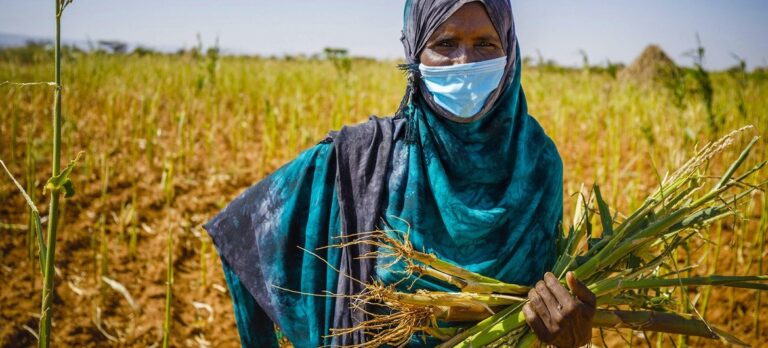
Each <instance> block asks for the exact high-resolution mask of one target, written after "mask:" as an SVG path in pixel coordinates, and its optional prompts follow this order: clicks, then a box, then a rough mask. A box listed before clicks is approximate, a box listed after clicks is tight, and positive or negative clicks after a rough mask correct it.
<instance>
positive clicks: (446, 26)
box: [419, 2, 505, 66]
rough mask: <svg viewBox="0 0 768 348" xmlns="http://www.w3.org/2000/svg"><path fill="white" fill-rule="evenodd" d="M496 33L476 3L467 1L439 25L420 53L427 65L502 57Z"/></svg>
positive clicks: (483, 9)
mask: <svg viewBox="0 0 768 348" xmlns="http://www.w3.org/2000/svg"><path fill="white" fill-rule="evenodd" d="M504 54H505V52H504V50H503V49H502V46H501V40H500V39H499V34H498V33H497V32H496V28H495V27H494V26H493V22H491V18H490V17H488V13H487V12H486V11H485V6H484V5H483V4H481V3H479V2H470V3H468V4H466V5H464V6H462V7H461V8H459V9H458V10H457V11H456V12H454V13H453V15H451V16H450V17H448V19H446V20H445V22H443V24H441V25H440V26H439V27H437V29H436V30H435V32H434V33H432V36H430V37H429V40H428V41H427V45H426V47H424V50H423V51H421V55H419V60H421V63H422V64H424V65H427V66H447V65H454V64H466V63H473V62H480V61H483V60H488V59H494V58H499V57H503V56H504Z"/></svg>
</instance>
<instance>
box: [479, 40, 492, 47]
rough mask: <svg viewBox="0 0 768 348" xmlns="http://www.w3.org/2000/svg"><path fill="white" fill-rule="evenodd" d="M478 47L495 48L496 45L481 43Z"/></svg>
mask: <svg viewBox="0 0 768 348" xmlns="http://www.w3.org/2000/svg"><path fill="white" fill-rule="evenodd" d="M477 45H478V46H480V47H494V45H493V44H492V43H490V42H487V41H481V42H480V43H478V44H477Z"/></svg>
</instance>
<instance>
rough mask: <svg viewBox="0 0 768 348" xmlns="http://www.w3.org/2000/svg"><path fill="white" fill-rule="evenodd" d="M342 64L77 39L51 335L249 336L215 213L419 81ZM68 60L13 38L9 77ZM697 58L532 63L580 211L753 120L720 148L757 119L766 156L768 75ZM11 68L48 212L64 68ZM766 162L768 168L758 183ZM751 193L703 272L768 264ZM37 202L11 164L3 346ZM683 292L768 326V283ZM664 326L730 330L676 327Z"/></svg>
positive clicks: (22, 150) (0, 121)
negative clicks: (677, 68) (67, 190)
mask: <svg viewBox="0 0 768 348" xmlns="http://www.w3.org/2000/svg"><path fill="white" fill-rule="evenodd" d="M342 63H343V64H340V62H339V61H338V60H334V59H323V58H318V59H310V58H304V57H292V58H279V59H278V58H271V59H267V58H257V57H236V56H220V55H219V54H218V51H217V50H215V49H211V50H207V51H204V50H197V51H196V50H191V51H187V52H185V53H183V54H166V55H161V54H141V55H140V54H123V55H121V54H107V53H103V52H91V53H86V52H81V51H77V50H65V51H64V54H63V57H62V62H61V66H62V70H61V80H62V85H63V88H62V90H61V93H62V116H63V122H62V126H61V137H62V138H61V162H62V165H63V166H65V165H66V164H67V163H68V162H69V161H70V160H73V159H75V158H76V157H77V156H78V154H79V153H80V152H83V154H82V156H81V158H80V160H79V161H78V163H77V165H76V166H75V168H74V170H73V171H72V173H71V175H70V178H71V180H72V184H73V185H72V186H73V187H74V191H75V192H74V195H73V196H72V197H68V198H64V196H63V195H62V199H61V203H60V207H59V210H60V211H59V216H60V218H59V222H58V233H57V245H56V258H55V287H54V290H53V307H52V308H53V312H52V313H53V316H52V318H53V325H52V330H51V337H52V345H53V346H56V347H112V346H114V347H151V346H155V347H160V346H161V345H162V344H163V340H164V336H165V337H166V338H167V339H168V340H169V345H170V346H174V347H235V346H238V345H239V339H238V336H237V330H236V327H235V322H234V315H233V311H232V305H231V301H230V297H229V294H228V293H227V289H226V283H225V282H224V278H223V273H222V271H221V265H220V263H219V259H218V255H217V253H216V249H215V247H214V246H213V245H212V242H211V240H210V239H209V237H208V236H207V233H206V232H205V231H204V230H203V229H202V227H201V225H202V224H203V223H204V222H206V221H207V220H208V219H209V218H211V217H212V216H213V215H214V214H215V213H217V212H218V211H219V210H220V209H221V208H223V207H224V206H225V205H226V204H227V203H228V202H229V201H230V200H231V199H232V198H234V197H235V196H236V195H237V194H239V193H240V192H241V191H242V190H244V189H245V188H247V187H248V186H250V185H252V184H254V183H255V182H257V181H258V180H260V179H261V178H263V177H264V176H265V175H267V174H269V173H271V172H272V171H274V170H275V169H277V168H278V167H280V166H281V165H282V164H284V163H286V162H287V161H289V160H291V159H292V158H293V157H295V156H296V155H297V154H298V153H300V152H301V151H302V150H304V149H307V148H308V147H310V146H312V145H314V144H316V143H318V142H319V141H320V140H322V139H323V138H324V136H325V135H326V134H327V132H328V131H330V130H337V129H339V128H340V127H342V126H343V125H349V124H355V123H359V122H363V121H364V120H366V119H367V117H368V116H369V115H371V114H375V115H381V116H386V115H392V114H393V113H394V112H395V109H396V107H397V106H398V104H399V102H400V99H401V97H402V93H403V91H404V88H405V82H406V81H405V78H404V76H403V74H402V73H401V72H400V71H399V70H398V69H397V67H396V65H397V63H399V62H396V61H376V60H368V59H361V58H357V59H355V58H353V59H351V60H348V61H347V60H345V61H344V62H342ZM53 65H54V61H53V55H52V53H51V51H50V50H47V49H45V48H42V47H31V48H30V47H27V48H19V49H6V50H4V51H0V83H2V82H4V81H11V82H14V83H27V82H47V81H51V80H52V77H53ZM684 73H685V76H683V77H680V78H679V79H678V80H675V81H673V83H670V82H669V81H661V82H658V81H657V82H652V81H642V80H638V79H633V78H632V76H631V75H629V74H622V72H621V71H618V73H617V71H615V70H612V69H594V68H593V69H587V68H585V69H565V68H560V67H557V66H549V65H542V64H539V65H537V64H532V63H531V64H528V63H526V65H525V66H524V68H523V73H522V74H523V88H524V90H525V93H526V97H527V101H528V108H529V112H530V114H531V115H533V116H534V117H535V118H536V119H537V120H538V121H539V122H540V123H541V124H542V126H543V128H544V129H545V130H546V132H547V133H548V134H549V135H550V136H551V137H552V138H553V139H554V141H555V143H556V144H557V147H558V149H559V152H560V154H561V156H562V158H563V162H564V173H565V174H564V176H565V177H564V180H565V182H564V202H563V204H564V207H565V221H564V225H565V226H568V224H570V222H571V221H570V220H571V218H570V216H572V214H573V207H574V204H575V202H576V197H575V194H577V193H578V192H579V190H580V187H581V186H582V184H584V185H585V186H587V187H589V186H591V185H592V184H593V183H597V184H599V185H600V189H601V191H602V192H603V196H604V197H605V199H606V201H607V202H608V203H609V205H610V206H611V207H613V208H616V210H617V213H618V214H620V213H621V212H627V211H631V210H632V209H634V208H636V207H637V206H638V205H639V204H640V203H642V200H643V199H644V198H645V197H646V196H647V195H648V194H649V193H650V192H651V191H653V190H654V189H655V188H656V187H657V186H658V185H659V182H660V180H661V178H662V177H663V176H664V175H665V173H667V172H668V171H673V170H674V169H675V168H677V166H679V165H680V164H681V163H682V162H684V161H685V160H686V159H687V158H688V157H689V156H690V155H691V154H692V153H694V151H695V150H696V148H697V146H699V147H700V146H701V145H703V144H704V143H706V142H708V141H710V140H715V139H717V138H718V137H719V136H721V135H723V134H725V133H727V132H729V131H731V130H735V129H737V128H741V127H743V126H745V125H753V126H754V128H752V129H750V130H748V131H747V133H748V134H746V135H745V136H743V137H742V138H741V139H740V141H741V142H742V143H740V144H736V146H734V147H733V148H732V149H731V150H728V151H727V152H725V153H724V154H723V155H722V156H719V157H717V158H716V159H715V160H714V161H712V163H709V164H708V166H709V167H711V168H717V169H721V172H722V169H724V168H723V167H724V166H727V164H728V163H730V162H732V161H733V160H734V159H735V158H736V156H738V151H739V149H740V148H742V147H743V146H744V145H745V144H746V143H747V142H748V141H749V140H750V139H751V138H752V136H753V135H760V136H763V139H761V140H760V141H759V142H758V143H757V145H756V146H755V148H754V150H753V153H752V156H751V157H750V159H748V162H747V163H745V165H744V167H745V168H749V167H751V166H753V165H755V164H756V163H757V162H758V160H765V159H768V146H767V145H768V144H767V143H766V139H765V135H766V134H768V133H766V131H767V130H768V76H766V74H765V73H762V72H754V73H746V72H744V71H743V70H739V69H734V70H732V71H724V72H709V73H706V72H703V71H697V70H695V69H687V70H684ZM702 73H703V74H704V75H702ZM705 81H708V82H709V83H710V86H711V91H712V94H711V95H709V96H711V98H709V97H708V94H707V93H706V91H705V90H706V88H703V87H702V86H703V85H702V84H706V82H705ZM14 83H6V84H3V85H0V159H1V160H2V161H3V162H4V163H5V164H6V165H7V167H8V169H9V171H10V173H11V174H12V175H13V176H14V177H15V178H16V179H17V180H18V182H19V183H20V185H21V186H22V187H24V188H25V189H26V190H27V191H28V192H29V194H30V196H31V199H32V200H33V201H34V202H35V203H36V204H37V206H38V208H39V209H40V216H42V217H43V226H44V227H45V225H46V223H47V221H46V218H45V217H46V216H47V214H48V209H49V208H48V205H47V202H48V200H49V197H50V196H49V195H47V193H44V186H45V184H46V181H47V180H48V177H49V176H50V173H51V145H52V144H51V138H52V131H53V129H52V126H51V119H52V117H53V108H52V105H53V102H54V87H52V86H49V85H46V84H35V85H20V84H14ZM708 105H709V106H708ZM766 179H768V174H766V170H765V169H764V170H763V171H761V172H759V173H758V175H757V176H756V177H754V182H753V184H759V183H760V182H762V181H765V180H766ZM712 180H716V178H712ZM740 210H741V212H742V214H741V215H738V216H734V217H730V218H728V219H727V220H726V221H725V222H723V223H718V224H715V225H712V226H709V227H707V228H705V229H703V233H705V234H706V235H705V237H706V239H708V240H709V241H710V242H709V243H700V244H697V245H691V246H690V247H689V248H688V249H682V248H681V249H680V250H677V252H676V254H675V255H674V256H675V257H676V258H677V260H678V264H679V266H680V268H681V269H686V270H687V271H689V272H690V273H691V274H696V275H708V274H713V273H717V274H729V275H754V274H766V273H768V271H766V270H767V269H768V262H766V257H768V255H766V254H767V253H768V248H767V247H766V246H765V242H764V240H765V234H766V229H767V228H768V198H767V196H766V194H765V193H764V192H762V191H755V192H754V193H753V194H752V195H751V197H750V199H749V200H748V203H747V204H745V205H743V206H741V207H740ZM619 216H620V215H619ZM30 221H31V220H30V213H29V211H28V209H27V205H26V203H25V201H24V198H23V197H22V195H21V194H20V193H19V190H18V189H17V187H16V185H14V183H13V181H12V180H11V178H10V177H9V176H7V175H6V174H5V173H4V172H3V173H2V175H0V282H2V284H3V285H2V287H3V288H2V291H0V347H29V346H34V345H36V344H37V343H36V338H35V334H36V332H37V330H38V322H39V321H40V303H41V298H40V297H41V291H42V287H43V283H42V277H41V273H40V265H39V262H38V261H39V259H38V255H37V242H36V239H35V238H36V237H35V234H34V233H33V232H32V228H31V226H32V224H31V222H30ZM683 291H685V292H687V295H688V297H687V298H688V299H689V301H687V303H681V304H680V306H684V307H685V308H683V310H684V311H686V312H690V313H695V312H696V311H698V313H700V314H701V315H702V316H703V317H704V318H706V319H707V320H708V321H709V322H710V323H711V324H713V325H716V326H718V327H720V328H723V329H726V330H729V331H730V332H732V333H733V334H735V335H736V336H737V337H739V338H740V339H742V340H744V341H745V342H748V343H750V344H752V345H753V346H755V347H759V346H761V344H764V342H768V319H766V318H768V305H766V303H768V298H766V297H768V295H766V294H763V295H762V297H761V296H760V295H759V293H758V292H757V291H754V290H744V289H732V288H717V287H714V288H711V290H710V289H709V288H705V287H702V288H695V287H690V288H687V289H685V290H683ZM167 303H169V304H170V306H167ZM694 309H695V310H694ZM607 335H608V334H607ZM593 336H594V340H593V342H594V344H595V345H597V346H602V345H603V344H604V343H603V342H604V341H603V340H602V339H601V338H600V332H598V331H595V332H594V335H593ZM608 336H609V337H607V340H608V342H609V343H610V342H613V343H612V344H611V345H617V346H623V345H627V344H629V343H628V342H633V343H634V344H637V345H646V339H645V338H644V336H643V334H642V333H641V332H637V331H635V332H631V331H620V332H619V333H618V334H617V333H611V334H610V335H608ZM624 340H626V341H624ZM647 341H648V342H650V343H651V344H652V345H653V346H657V345H658V346H663V347H667V346H671V345H672V344H673V342H674V343H675V344H680V343H682V344H687V345H690V346H697V347H698V346H721V345H722V344H721V343H719V342H717V341H711V340H705V339H699V338H690V339H682V338H678V337H677V336H671V337H668V336H665V337H663V338H662V339H661V340H659V339H658V337H657V336H656V335H653V336H650V337H649V338H648V340H647Z"/></svg>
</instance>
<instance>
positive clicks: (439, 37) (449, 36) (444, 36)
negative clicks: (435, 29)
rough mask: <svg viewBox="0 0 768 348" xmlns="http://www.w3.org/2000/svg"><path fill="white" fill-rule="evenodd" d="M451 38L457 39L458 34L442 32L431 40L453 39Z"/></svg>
mask: <svg viewBox="0 0 768 348" xmlns="http://www.w3.org/2000/svg"><path fill="white" fill-rule="evenodd" d="M451 40H456V35H455V34H453V33H442V34H439V35H437V36H436V37H435V38H433V39H432V40H430V41H432V42H435V41H451Z"/></svg>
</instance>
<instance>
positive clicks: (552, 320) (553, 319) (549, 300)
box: [534, 281, 573, 332]
mask: <svg viewBox="0 0 768 348" xmlns="http://www.w3.org/2000/svg"><path fill="white" fill-rule="evenodd" d="M534 288H535V289H536V293H537V294H538V295H539V296H540V297H541V299H542V302H544V304H545V305H546V306H547V308H546V310H547V311H548V312H549V321H545V322H544V323H545V324H547V328H549V331H552V332H557V331H559V330H560V321H561V320H563V312H562V309H563V304H561V302H559V301H558V298H556V297H555V295H553V294H552V292H551V291H549V287H548V286H547V284H546V283H544V281H539V282H538V283H536V286H535V287H534ZM571 301H573V298H571Z"/></svg>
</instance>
